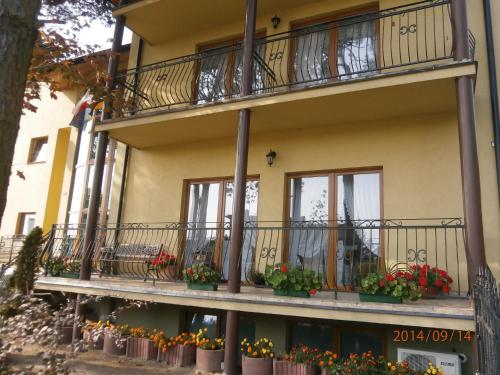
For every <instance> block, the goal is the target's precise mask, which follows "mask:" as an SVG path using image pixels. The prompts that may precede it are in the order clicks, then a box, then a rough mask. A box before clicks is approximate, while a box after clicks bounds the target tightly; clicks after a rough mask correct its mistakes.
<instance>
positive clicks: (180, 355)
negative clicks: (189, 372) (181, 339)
mask: <svg viewBox="0 0 500 375" xmlns="http://www.w3.org/2000/svg"><path fill="white" fill-rule="evenodd" d="M157 359H158V362H166V363H167V364H169V365H176V366H179V367H188V366H193V365H194V363H195V360H196V346H194V345H186V346H185V345H177V346H174V347H173V348H171V349H170V350H168V351H166V352H164V351H161V350H158V358H157Z"/></svg>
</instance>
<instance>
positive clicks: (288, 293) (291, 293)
mask: <svg viewBox="0 0 500 375" xmlns="http://www.w3.org/2000/svg"><path fill="white" fill-rule="evenodd" d="M273 294H274V295H275V296H282V297H298V298H309V297H311V296H310V295H309V293H308V292H306V291H304V290H282V289H273Z"/></svg>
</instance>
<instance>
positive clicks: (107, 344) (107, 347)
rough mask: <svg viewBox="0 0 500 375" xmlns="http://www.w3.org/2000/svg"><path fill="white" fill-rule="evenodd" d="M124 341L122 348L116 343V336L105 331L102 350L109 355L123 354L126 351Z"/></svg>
mask: <svg viewBox="0 0 500 375" xmlns="http://www.w3.org/2000/svg"><path fill="white" fill-rule="evenodd" d="M126 347H127V345H126V343H125V345H124V346H123V348H121V347H119V346H118V345H117V344H116V337H115V336H113V335H112V334H110V333H108V332H106V333H105V334H104V341H103V348H102V351H103V352H104V353H106V354H109V355H124V354H125V352H126Z"/></svg>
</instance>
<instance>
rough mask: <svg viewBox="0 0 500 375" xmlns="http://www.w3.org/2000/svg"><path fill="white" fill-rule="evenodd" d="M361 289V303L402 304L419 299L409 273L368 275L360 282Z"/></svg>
mask: <svg viewBox="0 0 500 375" xmlns="http://www.w3.org/2000/svg"><path fill="white" fill-rule="evenodd" d="M361 287H362V292H360V293H359V299H360V301H361V302H382V303H403V301H407V300H410V301H416V300H418V299H419V298H420V297H421V294H420V291H419V288H418V286H417V283H416V282H415V280H414V278H413V276H412V275H411V273H409V272H402V273H400V272H397V273H396V274H392V273H387V274H382V273H369V274H368V275H366V277H364V278H363V280H361Z"/></svg>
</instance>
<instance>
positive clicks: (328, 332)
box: [288, 322, 335, 351]
mask: <svg viewBox="0 0 500 375" xmlns="http://www.w3.org/2000/svg"><path fill="white" fill-rule="evenodd" d="M334 339H335V337H334V327H333V326H332V325H331V324H328V323H324V324H323V323H316V322H291V323H290V325H289V343H288V345H289V348H288V349H289V350H290V349H291V348H292V347H294V346H299V345H302V344H303V345H307V346H309V347H311V348H318V349H319V350H322V351H325V350H332V349H333V348H334V347H335V341H334Z"/></svg>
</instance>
